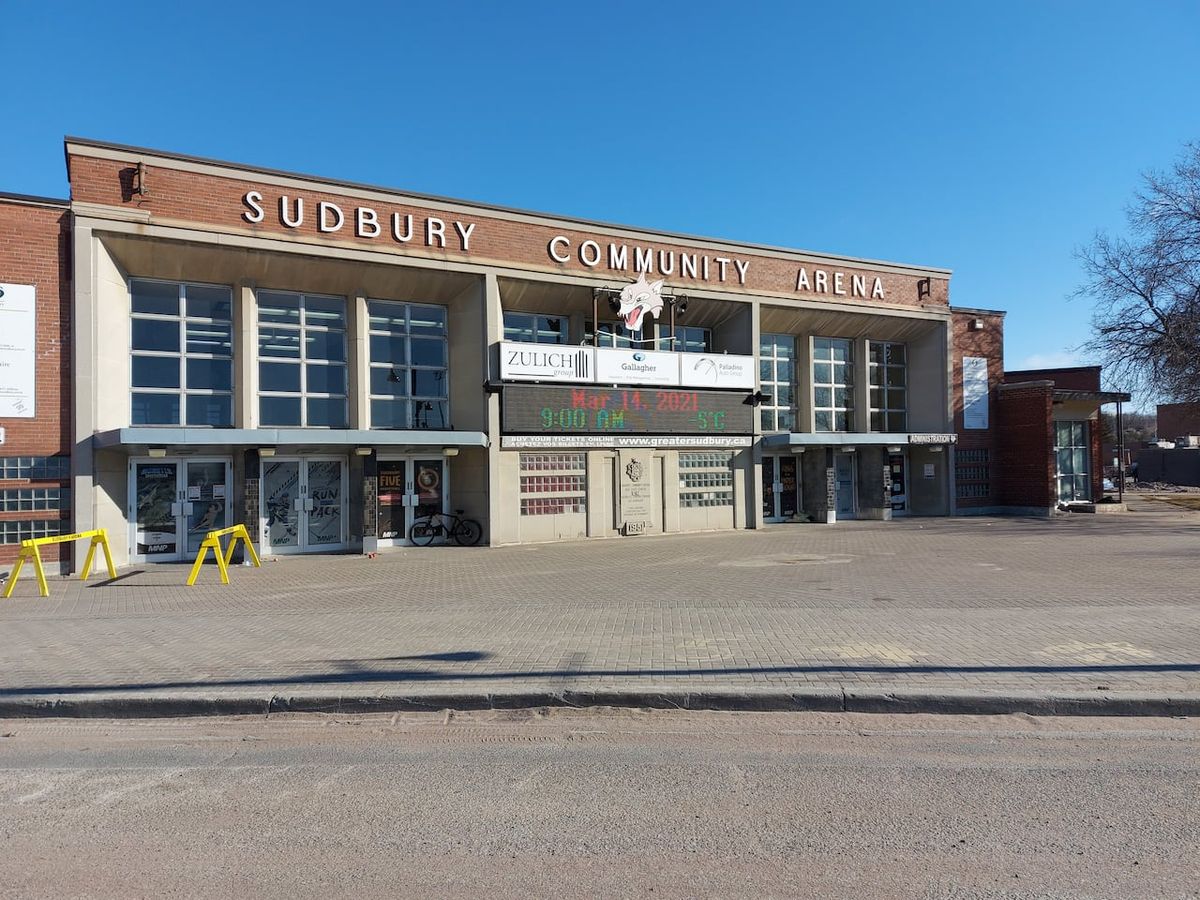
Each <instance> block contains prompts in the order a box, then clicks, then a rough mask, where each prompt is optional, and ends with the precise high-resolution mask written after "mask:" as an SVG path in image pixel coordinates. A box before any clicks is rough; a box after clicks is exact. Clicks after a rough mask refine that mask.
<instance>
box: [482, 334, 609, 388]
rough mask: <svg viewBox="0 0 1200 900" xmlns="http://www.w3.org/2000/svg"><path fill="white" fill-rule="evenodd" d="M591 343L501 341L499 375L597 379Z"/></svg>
mask: <svg viewBox="0 0 1200 900" xmlns="http://www.w3.org/2000/svg"><path fill="white" fill-rule="evenodd" d="M595 376H596V363H595V351H594V350H593V349H592V348H591V347H571V346H566V345H559V344H525V343H518V342H515V341H501V343H500V378H501V379H503V380H504V381H582V382H590V381H595V380H596V377H595Z"/></svg>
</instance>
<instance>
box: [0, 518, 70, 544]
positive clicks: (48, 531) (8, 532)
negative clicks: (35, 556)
mask: <svg viewBox="0 0 1200 900" xmlns="http://www.w3.org/2000/svg"><path fill="white" fill-rule="evenodd" d="M66 524H67V523H66V522H65V521H64V520H63V519H10V520H5V521H0V544H19V543H21V541H32V540H35V539H36V538H44V537H54V536H55V535H58V534H63V526H64V525H66Z"/></svg>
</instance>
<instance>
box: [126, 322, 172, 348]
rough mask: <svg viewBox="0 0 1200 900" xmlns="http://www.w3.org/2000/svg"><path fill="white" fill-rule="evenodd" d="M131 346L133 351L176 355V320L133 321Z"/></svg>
mask: <svg viewBox="0 0 1200 900" xmlns="http://www.w3.org/2000/svg"><path fill="white" fill-rule="evenodd" d="M132 344H133V349H134V350H156V351H159V352H161V353H178V352H179V322H178V320H173V321H161V320H157V319H134V320H133V332H132Z"/></svg>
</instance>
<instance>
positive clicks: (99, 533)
mask: <svg viewBox="0 0 1200 900" xmlns="http://www.w3.org/2000/svg"><path fill="white" fill-rule="evenodd" d="M83 538H91V539H92V545H91V546H90V547H88V552H87V559H86V560H84V563H83V574H82V575H81V576H80V580H81V581H87V580H88V577H89V576H90V575H91V574H92V563H93V562H94V561H95V559H96V548H97V547H100V548H101V549H102V550H103V551H104V561H105V562H106V563H108V577H109V578H116V577H117V569H116V566H114V565H113V561H112V552H111V551H110V550H109V549H108V531H106V530H105V529H103V528H97V529H96V530H95V531H78V532H76V533H75V534H57V535H54V536H53V537H44V538H34V539H33V540H31V541H21V552H20V553H18V554H17V562H16V565H14V566H13V570H12V574H10V575H9V576H8V584H7V585H6V586H5V588H4V596H5V598H6V599H7V598H8V597H11V596H12V592H13V588H15V587H16V586H17V576H18V575H20V574H21V567H22V566H24V565H25V562H26V560H31V561H32V562H33V571H34V572H36V573H37V581H38V593H40V594H41V595H42V596H43V597H49V596H50V585H48V584H47V583H46V570H45V569H44V568H42V557H41V554H40V553H39V548H41V547H44V546H45V545H46V544H65V543H67V542H68V541H79V540H82V539H83Z"/></svg>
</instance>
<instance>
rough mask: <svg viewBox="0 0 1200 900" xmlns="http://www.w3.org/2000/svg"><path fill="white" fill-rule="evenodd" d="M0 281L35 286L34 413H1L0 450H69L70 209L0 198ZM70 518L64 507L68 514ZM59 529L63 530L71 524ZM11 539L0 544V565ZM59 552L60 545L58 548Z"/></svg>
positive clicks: (0, 483) (7, 484) (18, 515)
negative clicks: (4, 415) (0, 434)
mask: <svg viewBox="0 0 1200 900" xmlns="http://www.w3.org/2000/svg"><path fill="white" fill-rule="evenodd" d="M0 282H5V283H9V284H32V285H33V286H34V288H35V290H36V292H37V295H36V297H37V325H36V328H37V357H36V362H35V366H36V380H35V395H36V396H35V401H34V404H35V405H34V418H32V419H10V418H0V426H2V427H3V428H4V433H5V440H4V443H3V444H2V445H0V456H55V455H60V454H62V455H66V454H69V453H70V452H71V327H70V326H71V271H70V213H69V212H68V211H67V210H66V209H65V208H61V207H53V206H47V205H43V204H39V203H33V202H26V201H21V200H14V199H9V198H5V197H0ZM69 484H70V482H69V480H63V481H48V482H47V481H15V480H8V481H5V480H0V490H5V489H10V488H25V487H54V486H57V487H68V486H69ZM68 517H69V514H68ZM38 518H56V516H55V515H54V514H53V513H42V512H33V513H31V512H0V519H7V520H14V519H38ZM64 528H66V529H67V530H69V528H70V526H69V524H68V525H65V526H64ZM17 549H18V548H17V546H16V545H12V544H0V564H8V563H11V562H12V561H13V560H14V559H16V555H17ZM59 551H60V552H59ZM68 551H69V548H68V547H67V546H65V545H60V547H59V548H58V551H56V550H55V549H47V551H46V552H44V553H43V554H42V556H43V559H45V560H47V561H48V562H53V561H55V560H56V559H64V560H65V559H67V556H68Z"/></svg>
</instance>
